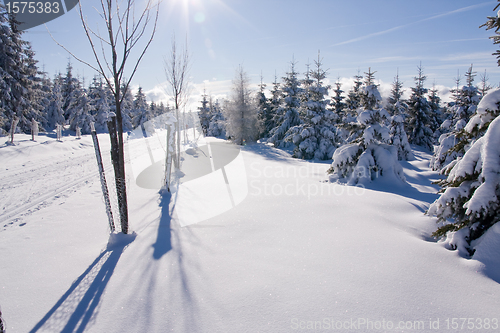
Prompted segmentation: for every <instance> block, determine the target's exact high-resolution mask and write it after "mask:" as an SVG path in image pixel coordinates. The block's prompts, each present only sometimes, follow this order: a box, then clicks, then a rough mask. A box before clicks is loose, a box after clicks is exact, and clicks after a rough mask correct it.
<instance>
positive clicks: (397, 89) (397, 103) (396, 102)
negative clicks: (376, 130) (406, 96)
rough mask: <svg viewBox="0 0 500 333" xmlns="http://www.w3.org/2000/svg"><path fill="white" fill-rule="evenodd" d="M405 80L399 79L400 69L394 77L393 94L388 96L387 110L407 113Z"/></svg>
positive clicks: (393, 112) (392, 112)
mask: <svg viewBox="0 0 500 333" xmlns="http://www.w3.org/2000/svg"><path fill="white" fill-rule="evenodd" d="M403 93H404V89H403V82H402V81H400V79H399V71H398V72H397V73H396V76H395V77H394V82H393V83H392V87H391V95H390V96H389V97H388V98H387V107H386V109H387V111H388V112H389V114H391V115H394V114H400V115H403V116H404V115H405V114H406V108H407V105H406V103H405V102H404V100H403Z"/></svg>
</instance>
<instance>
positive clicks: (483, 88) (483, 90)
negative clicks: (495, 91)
mask: <svg viewBox="0 0 500 333" xmlns="http://www.w3.org/2000/svg"><path fill="white" fill-rule="evenodd" d="M488 80H489V77H488V75H487V74H486V69H485V70H484V74H481V85H480V86H479V87H478V88H479V92H480V94H481V98H482V97H484V96H486V94H487V93H488V91H489V90H490V89H491V88H492V87H491V85H490V84H489V83H488Z"/></svg>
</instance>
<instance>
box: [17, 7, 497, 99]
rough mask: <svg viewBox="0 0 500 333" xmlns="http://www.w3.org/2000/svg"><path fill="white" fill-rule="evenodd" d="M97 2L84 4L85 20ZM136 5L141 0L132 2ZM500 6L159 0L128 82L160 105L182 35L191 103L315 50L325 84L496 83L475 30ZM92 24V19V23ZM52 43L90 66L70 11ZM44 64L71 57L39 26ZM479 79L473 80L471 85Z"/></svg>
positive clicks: (37, 40)
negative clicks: (238, 72)
mask: <svg viewBox="0 0 500 333" xmlns="http://www.w3.org/2000/svg"><path fill="white" fill-rule="evenodd" d="M98 3H99V2H98V1H96V0H85V1H84V2H83V8H84V11H85V12H86V13H91V12H92V9H91V6H92V5H96V4H98ZM139 3H140V1H139V0H138V4H139ZM496 3H497V2H496V1H472V0H432V1H429V0H423V1H422V0H421V1H406V0H349V1H339V0H308V1H297V0H252V1H249V0H164V1H163V3H162V4H161V7H160V20H159V23H158V32H157V34H156V36H155V39H154V41H153V44H152V45H151V47H150V49H149V50H148V53H147V55H146V57H145V58H144V60H143V62H142V64H141V66H140V68H139V72H138V73H137V75H136V76H135V77H134V80H133V85H134V87H137V86H138V85H141V86H142V87H143V88H144V90H145V91H146V92H148V96H149V97H150V98H154V99H165V98H166V97H165V96H164V94H163V89H162V88H161V87H162V85H163V84H164V83H165V75H164V64H163V59H164V57H165V56H167V55H168V54H169V51H170V45H171V38H172V35H173V34H174V33H175V35H176V39H177V41H178V42H179V43H180V44H184V40H185V39H186V36H187V41H188V48H189V52H190V54H191V60H192V65H191V71H190V75H191V82H192V83H193V85H192V87H193V90H192V91H193V101H196V100H198V99H199V94H200V93H201V92H202V90H203V88H204V87H205V88H206V89H207V92H209V93H210V94H212V95H214V96H222V95H225V94H226V93H227V92H228V89H230V82H231V80H232V78H233V76H234V73H235V69H236V68H237V67H238V66H239V65H240V64H241V65H242V66H243V67H244V69H245V70H246V72H247V73H248V74H249V76H250V78H251V80H252V83H253V84H257V83H259V81H260V75H261V73H262V75H263V76H264V82H267V83H270V82H272V81H273V80H274V75H275V73H276V74H277V75H278V78H281V77H282V76H284V75H285V72H286V71H287V70H288V68H289V64H290V61H291V60H292V57H293V58H294V59H295V60H296V61H297V69H298V71H299V72H300V73H303V72H304V71H305V70H306V64H307V63H308V62H311V63H312V62H313V60H314V59H316V58H317V54H318V50H320V51H321V57H322V58H323V63H324V67H325V68H327V69H329V75H328V78H329V80H330V82H331V83H333V82H334V81H335V80H336V79H337V77H341V78H342V82H345V86H344V90H348V88H349V87H348V86H349V82H350V81H351V78H352V76H353V75H355V74H357V72H358V70H359V71H361V73H363V72H365V71H367V70H368V67H371V68H372V70H373V71H376V74H375V76H376V78H377V79H378V80H379V83H380V84H381V90H382V92H383V93H384V91H387V90H388V89H389V88H390V87H389V85H390V83H391V82H392V81H393V78H394V76H395V75H396V72H397V71H399V75H400V77H401V78H402V80H403V81H404V85H405V88H406V89H407V90H409V87H411V86H413V77H414V76H415V75H416V72H417V66H418V65H419V63H420V62H421V63H422V66H423V68H424V73H425V75H426V76H427V82H426V84H427V86H428V87H431V86H432V84H433V83H435V84H436V85H437V86H438V87H439V88H440V89H441V91H442V92H443V94H446V87H452V86H454V84H455V83H454V79H455V78H456V77H457V71H459V73H460V75H462V77H463V73H465V71H466V70H467V68H468V67H469V66H470V64H474V69H475V70H476V71H477V72H478V74H480V73H483V72H484V70H487V74H488V76H489V81H490V83H491V84H492V85H498V83H499V82H500V71H499V70H498V67H497V65H496V59H495V57H494V56H492V55H491V54H492V53H493V52H494V51H495V49H496V47H495V46H494V45H493V43H492V41H491V40H490V39H488V37H489V36H490V35H492V32H491V31H486V30H485V29H484V28H481V29H480V28H479V26H480V25H481V24H483V23H484V22H485V21H486V17H487V16H489V15H494V14H495V13H494V12H493V8H494V7H495V4H496ZM89 20H90V21H91V22H98V18H96V17H95V15H94V16H92V15H90V16H89ZM47 27H48V29H49V30H50V31H51V32H52V34H53V36H54V37H55V38H56V39H57V40H58V41H59V42H60V43H62V44H64V45H65V46H66V47H67V48H68V49H70V50H71V51H72V52H74V53H76V54H78V55H79V56H81V57H82V58H84V59H87V60H92V54H91V53H90V51H89V46H88V42H87V40H86V39H85V36H84V35H83V29H82V27H81V22H80V19H79V15H78V10H77V9H74V10H72V11H70V12H69V13H68V14H66V15H64V16H62V17H60V18H58V19H56V20H54V21H51V22H49V23H47ZM24 37H25V38H26V39H28V40H29V41H31V43H32V45H33V49H34V51H35V52H36V57H37V59H38V60H39V61H40V65H44V67H45V70H46V71H47V72H48V73H49V74H50V75H53V74H55V73H56V72H58V71H61V72H65V68H66V64H67V61H68V54H67V53H66V52H65V51H64V50H63V49H61V48H60V47H59V46H57V45H56V44H55V43H54V42H53V41H52V39H51V37H50V36H49V34H48V33H47V32H46V30H45V28H44V27H43V26H39V27H36V28H33V29H30V30H28V31H27V33H26V34H25V35H24ZM72 63H73V66H74V71H75V73H77V74H79V75H80V76H85V77H86V78H87V82H90V78H91V77H92V76H93V75H94V73H93V71H92V70H91V69H90V68H88V67H85V66H84V65H81V64H79V63H78V62H77V61H76V60H72ZM476 80H477V81H479V75H478V77H477V79H476Z"/></svg>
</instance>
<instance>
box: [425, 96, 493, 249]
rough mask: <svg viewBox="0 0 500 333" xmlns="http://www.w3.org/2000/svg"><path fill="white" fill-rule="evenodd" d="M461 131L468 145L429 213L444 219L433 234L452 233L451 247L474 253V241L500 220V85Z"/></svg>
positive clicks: (449, 171)
mask: <svg viewBox="0 0 500 333" xmlns="http://www.w3.org/2000/svg"><path fill="white" fill-rule="evenodd" d="M461 135H463V136H464V137H465V138H466V139H467V141H468V144H467V146H468V148H467V149H466V152H465V154H464V155H463V157H462V158H460V159H458V158H457V159H455V160H454V161H453V162H452V163H450V164H449V165H448V166H447V167H446V168H445V169H444V173H445V174H446V175H447V178H446V179H444V180H442V181H441V182H440V185H441V187H442V190H441V191H440V192H441V196H440V197H439V198H438V199H437V200H436V201H435V202H434V203H433V204H432V205H431V206H430V207H429V210H428V212H427V214H429V215H436V216H437V217H438V222H439V223H440V226H439V228H438V229H437V230H436V231H435V232H434V234H433V236H435V237H441V236H445V235H447V234H449V233H450V235H448V239H447V243H448V245H449V246H450V248H452V249H456V248H457V247H460V248H459V250H461V252H462V253H464V254H467V253H468V254H473V251H474V249H473V247H472V244H471V242H472V241H473V240H475V239H477V238H479V237H480V236H481V235H483V234H484V233H485V232H486V230H488V229H489V228H490V227H491V226H492V225H493V224H495V223H497V222H498V221H500V214H499V212H500V210H499V208H500V204H499V203H500V177H499V176H498V175H499V174H500V89H495V90H492V91H491V92H490V93H488V94H487V95H486V96H485V97H484V98H483V99H482V101H481V102H480V103H479V105H478V108H477V112H476V114H475V115H474V116H473V117H472V118H471V119H470V121H469V122H468V123H467V125H466V126H465V127H464V129H463V130H462V132H461Z"/></svg>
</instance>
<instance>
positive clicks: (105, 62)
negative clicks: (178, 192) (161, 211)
mask: <svg viewBox="0 0 500 333" xmlns="http://www.w3.org/2000/svg"><path fill="white" fill-rule="evenodd" d="M155 2H156V4H155ZM142 3H143V4H144V9H143V10H142V11H141V12H139V13H138V15H137V16H136V13H135V0H124V1H117V0H101V1H100V6H98V8H96V10H97V11H98V12H99V15H100V17H101V18H102V19H103V20H104V26H105V31H106V33H104V34H101V33H99V30H98V29H96V30H93V29H92V28H91V27H90V25H89V23H88V22H87V19H86V18H85V16H84V14H83V10H82V1H80V2H78V4H79V9H80V19H81V21H82V25H83V29H84V30H85V34H86V36H87V39H88V41H89V43H90V48H91V50H92V53H93V55H94V58H95V61H96V64H95V65H92V64H90V63H89V62H87V61H84V60H82V59H80V58H79V57H77V56H75V55H74V54H73V53H72V52H71V51H69V50H68V49H66V48H65V47H64V46H63V45H61V44H59V43H57V41H56V43H57V44H58V45H60V46H61V47H63V48H64V49H65V50H66V51H68V52H69V53H70V54H71V55H72V56H73V57H74V58H75V59H77V60H78V61H80V62H82V63H84V64H86V65H88V66H89V67H91V68H92V69H94V70H95V71H97V72H98V73H99V74H100V75H102V77H103V78H104V80H105V81H106V83H107V85H108V87H109V88H110V89H111V91H112V92H113V95H114V98H115V104H116V110H115V116H114V117H112V120H111V121H109V122H108V124H107V125H108V130H109V136H110V140H111V157H112V160H113V168H114V172H115V181H116V192H117V196H118V206H119V209H120V220H121V226H122V232H123V233H125V234H126V233H128V229H129V225H128V222H129V221H128V209H127V188H126V181H125V155H124V148H123V147H124V142H123V127H122V118H123V116H122V112H121V104H122V102H123V98H124V95H125V94H124V92H126V90H127V89H128V87H129V86H130V82H131V81H132V78H133V77H134V75H135V73H136V72H137V69H138V67H139V63H140V62H141V60H142V58H143V57H144V54H145V53H146V50H147V49H148V47H149V45H150V44H151V42H152V41H153V37H154V35H155V33H156V25H157V22H158V14H159V2H157V1H156V0H145V1H144V2H142ZM154 9H155V11H154V12H153V13H154V14H153V15H151V11H152V10H154ZM151 19H153V28H152V31H151V34H150V35H149V38H148V39H147V40H146V43H145V46H144V47H143V48H142V51H141V50H139V52H138V57H137V58H136V59H135V60H132V70H131V72H130V74H129V76H128V78H127V79H125V78H124V74H125V68H126V64H127V62H128V60H129V57H130V55H132V54H136V53H132V49H134V48H137V47H139V46H138V44H137V43H138V42H139V40H141V39H142V37H144V35H145V33H146V31H147V27H148V25H149V23H150V21H151ZM51 36H52V35H51ZM52 39H54V37H52ZM54 41H55V39H54ZM99 45H100V46H99ZM108 52H110V53H111V55H109V54H108ZM122 81H123V86H124V91H123V93H122V92H121V84H122Z"/></svg>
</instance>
